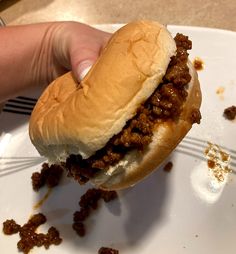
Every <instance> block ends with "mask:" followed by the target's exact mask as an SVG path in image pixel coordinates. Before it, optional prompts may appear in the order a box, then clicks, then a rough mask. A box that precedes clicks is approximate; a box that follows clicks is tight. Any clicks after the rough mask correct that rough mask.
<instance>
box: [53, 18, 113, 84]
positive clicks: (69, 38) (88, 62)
mask: <svg viewBox="0 0 236 254" xmlns="http://www.w3.org/2000/svg"><path fill="white" fill-rule="evenodd" d="M54 33H55V35H54V41H53V52H54V57H55V60H56V61H55V63H57V64H56V65H55V67H56V69H57V71H56V75H60V74H61V73H62V72H63V69H64V68H66V69H69V70H70V69H72V71H73V73H74V75H75V77H76V78H77V80H78V81H80V80H81V79H82V78H83V76H84V74H85V72H86V71H87V70H88V68H90V67H91V66H92V65H93V64H94V62H95V61H96V60H97V58H98V56H99V54H100V52H101V50H102V49H103V48H104V46H105V45H106V43H107V41H108V40H109V38H110V36H111V34H109V33H106V32H103V31H100V30H97V29H94V28H92V27H90V26H88V25H85V24H82V23H78V22H64V23H62V24H60V27H59V28H58V29H55V30H54Z"/></svg>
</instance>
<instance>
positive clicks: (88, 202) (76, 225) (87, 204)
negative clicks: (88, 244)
mask: <svg viewBox="0 0 236 254" xmlns="http://www.w3.org/2000/svg"><path fill="white" fill-rule="evenodd" d="M117 197H118V195H117V193H116V192H115V191H104V190H100V189H95V188H92V189H88V190H87V191H86V193H85V194H84V195H82V196H81V198H80V201H79V206H80V210H79V211H76V212H75V213H74V217H73V221H74V222H73V225H72V228H73V229H74V230H75V232H76V233H77V234H78V236H80V237H83V236H85V233H86V229H85V224H84V221H85V220H86V219H87V218H88V217H89V215H90V213H91V210H96V209H97V208H98V201H99V200H100V199H103V200H104V202H110V201H112V200H114V199H116V198H117Z"/></svg>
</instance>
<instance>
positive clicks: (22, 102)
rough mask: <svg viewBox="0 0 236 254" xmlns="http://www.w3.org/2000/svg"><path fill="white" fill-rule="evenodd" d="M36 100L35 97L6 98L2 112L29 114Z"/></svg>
mask: <svg viewBox="0 0 236 254" xmlns="http://www.w3.org/2000/svg"><path fill="white" fill-rule="evenodd" d="M36 102H37V99H35V98H29V97H24V96H18V97H16V98H14V99H10V100H8V101H7V102H6V103H5V105H4V107H3V112H8V113H15V114H22V115H31V112H32V110H33V108H34V106H35V104H36Z"/></svg>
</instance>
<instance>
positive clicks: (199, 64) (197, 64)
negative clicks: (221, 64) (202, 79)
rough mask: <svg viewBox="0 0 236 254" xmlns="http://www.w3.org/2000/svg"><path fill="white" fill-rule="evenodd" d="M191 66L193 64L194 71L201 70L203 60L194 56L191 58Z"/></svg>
mask: <svg viewBox="0 0 236 254" xmlns="http://www.w3.org/2000/svg"><path fill="white" fill-rule="evenodd" d="M193 66H194V68H195V70H196V71H201V70H203V69H204V67H205V65H204V62H203V60H202V59H201V58H200V57H195V58H194V59H193Z"/></svg>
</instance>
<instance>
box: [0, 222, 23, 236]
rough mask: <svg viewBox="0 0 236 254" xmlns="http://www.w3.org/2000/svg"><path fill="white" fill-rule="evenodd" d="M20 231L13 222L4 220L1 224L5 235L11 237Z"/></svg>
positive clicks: (18, 226)
mask: <svg viewBox="0 0 236 254" xmlns="http://www.w3.org/2000/svg"><path fill="white" fill-rule="evenodd" d="M19 230H20V225H18V224H17V223H16V222H15V221H14V220H6V221H5V222H3V233H4V234H5V235H13V234H16V233H18V232H19Z"/></svg>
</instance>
